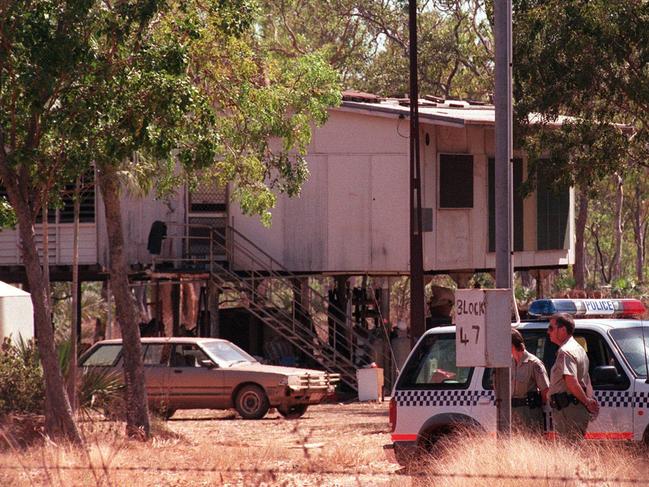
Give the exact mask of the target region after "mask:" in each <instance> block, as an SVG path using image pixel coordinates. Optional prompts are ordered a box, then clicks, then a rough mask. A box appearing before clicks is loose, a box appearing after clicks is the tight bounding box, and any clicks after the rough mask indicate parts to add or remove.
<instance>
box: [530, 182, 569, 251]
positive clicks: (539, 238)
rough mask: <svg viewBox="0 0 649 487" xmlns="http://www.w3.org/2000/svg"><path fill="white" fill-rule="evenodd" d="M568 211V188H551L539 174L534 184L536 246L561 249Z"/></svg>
mask: <svg viewBox="0 0 649 487" xmlns="http://www.w3.org/2000/svg"><path fill="white" fill-rule="evenodd" d="M569 211H570V188H559V189H553V188H551V187H550V184H549V183H548V182H547V181H546V180H545V179H544V178H543V175H542V174H539V177H538V181H537V186H536V246H537V249H538V250H555V249H563V248H564V243H565V240H566V229H567V227H568V214H569Z"/></svg>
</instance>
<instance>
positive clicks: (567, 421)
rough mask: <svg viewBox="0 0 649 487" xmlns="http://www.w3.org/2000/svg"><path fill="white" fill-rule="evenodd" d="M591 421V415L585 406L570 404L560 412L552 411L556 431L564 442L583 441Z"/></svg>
mask: <svg viewBox="0 0 649 487" xmlns="http://www.w3.org/2000/svg"><path fill="white" fill-rule="evenodd" d="M589 420H590V413H589V412H588V409H586V406H584V405H583V404H569V405H568V406H566V407H565V408H561V409H560V410H557V409H553V410H552V422H553V423H554V431H556V433H557V435H558V436H559V438H560V439H563V440H568V441H575V440H576V441H579V440H583V439H584V435H585V434H586V429H587V428H588V421H589Z"/></svg>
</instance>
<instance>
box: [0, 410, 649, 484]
mask: <svg viewBox="0 0 649 487" xmlns="http://www.w3.org/2000/svg"><path fill="white" fill-rule="evenodd" d="M81 424H82V429H83V434H84V436H85V439H86V447H85V448H83V449H80V448H73V447H70V446H66V445H56V444H54V443H52V442H49V441H43V440H41V441H40V442H38V444H32V446H26V447H23V448H20V447H16V446H14V447H12V448H6V449H5V450H0V486H3V487H4V486H10V485H11V486H14V485H16V486H23V485H34V486H41V485H51V486H75V487H76V486H120V487H121V486H131V485H133V486H137V487H144V486H186V485H187V486H212V485H224V486H249V485H253V486H256V485H264V486H287V487H288V486H336V487H343V486H359V485H360V486H366V485H367V486H394V487H408V486H411V485H412V486H419V485H422V486H423V485H426V486H428V485H435V486H444V487H457V486H488V487H500V486H505V487H508V486H512V487H513V486H516V487H521V486H525V487H529V486H543V487H550V486H552V487H554V486H561V487H572V486H575V487H576V486H617V485H645V484H649V482H645V481H644V480H643V479H649V465H647V462H646V453H645V452H641V451H639V450H638V449H636V448H630V447H624V446H621V445H612V444H601V445H592V444H584V445H582V446H578V447H574V446H568V445H563V444H560V443H554V442H547V441H543V440H538V439H533V438H525V437H521V436H515V437H513V438H512V439H511V440H510V441H500V442H496V441H495V440H494V439H493V438H485V437H480V436H464V437H462V439H458V440H456V441H454V442H452V443H451V444H449V445H448V446H447V448H445V449H444V450H442V449H441V448H440V447H438V448H437V449H436V450H435V453H434V455H431V456H430V457H429V458H427V459H426V460H425V461H424V462H422V464H421V467H422V468H421V469H420V470H419V472H418V473H416V474H413V475H412V476H410V475H406V474H405V473H404V472H403V471H400V470H399V469H398V466H396V465H394V464H391V463H389V462H388V461H387V460H386V458H385V457H384V454H383V451H382V446H383V445H384V444H386V443H389V442H390V435H389V432H388V426H387V405H386V404H372V403H366V404H346V405H321V406H317V407H313V408H310V409H309V411H308V412H307V414H306V415H305V416H304V417H303V418H301V419H299V420H294V421H288V420H285V419H283V418H282V417H281V416H279V415H278V414H277V413H270V414H269V415H268V416H267V417H266V418H265V419H263V420H260V421H243V420H240V419H237V418H236V416H235V415H234V414H232V413H230V412H227V411H221V412H217V411H209V410H200V411H187V412H180V413H177V416H174V418H173V419H172V420H171V421H168V422H161V421H154V423H153V431H154V437H153V439H152V440H150V441H148V442H146V443H141V442H137V441H130V440H127V439H125V438H124V434H123V430H124V425H123V424H122V423H115V422H111V421H105V420H102V419H101V418H94V419H93V420H89V421H84V422H82V423H81ZM23 429H25V428H24V425H23ZM27 430H29V428H27ZM1 442H2V441H1V440H0V443H1ZM3 467H10V468H11V469H10V470H8V469H6V468H5V469H3ZM513 477H520V478H513ZM593 478H595V479H597V480H595V481H592V480H590V479H593ZM615 479H617V480H615ZM619 479H633V480H634V483H626V484H625V483H622V482H620V481H619Z"/></svg>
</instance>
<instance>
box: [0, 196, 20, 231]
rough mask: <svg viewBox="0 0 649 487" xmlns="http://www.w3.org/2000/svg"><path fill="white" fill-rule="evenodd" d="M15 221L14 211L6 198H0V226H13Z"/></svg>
mask: <svg viewBox="0 0 649 487" xmlns="http://www.w3.org/2000/svg"><path fill="white" fill-rule="evenodd" d="M16 223H17V220H16V212H15V211H14V209H13V208H12V206H11V205H10V204H9V202H8V201H7V198H5V197H2V198H0V228H14V227H15V226H16Z"/></svg>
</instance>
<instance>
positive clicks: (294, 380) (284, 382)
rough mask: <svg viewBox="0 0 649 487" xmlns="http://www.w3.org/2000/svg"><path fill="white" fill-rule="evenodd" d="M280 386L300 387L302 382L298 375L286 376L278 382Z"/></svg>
mask: <svg viewBox="0 0 649 487" xmlns="http://www.w3.org/2000/svg"><path fill="white" fill-rule="evenodd" d="M279 385H280V386H289V387H300V386H301V385H302V380H301V379H300V376H298V375H287V376H286V377H282V378H281V379H280V381H279Z"/></svg>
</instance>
